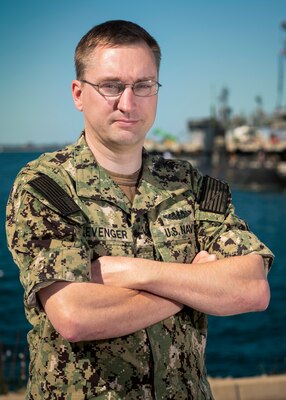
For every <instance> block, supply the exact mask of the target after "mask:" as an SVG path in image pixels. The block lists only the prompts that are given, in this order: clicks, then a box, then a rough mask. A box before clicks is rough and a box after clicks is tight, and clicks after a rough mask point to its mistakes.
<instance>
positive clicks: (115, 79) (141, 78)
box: [97, 75, 157, 82]
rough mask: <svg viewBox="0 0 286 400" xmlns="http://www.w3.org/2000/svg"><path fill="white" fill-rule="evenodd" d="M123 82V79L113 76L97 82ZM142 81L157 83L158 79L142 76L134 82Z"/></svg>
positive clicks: (153, 76)
mask: <svg viewBox="0 0 286 400" xmlns="http://www.w3.org/2000/svg"><path fill="white" fill-rule="evenodd" d="M110 81H111V82H123V80H122V79H121V78H119V77H118V76H112V75H108V76H104V77H102V78H99V79H98V80H97V82H110ZM141 81H157V77H156V76H155V75H148V76H145V75H144V76H142V77H140V78H138V79H136V80H134V82H141Z"/></svg>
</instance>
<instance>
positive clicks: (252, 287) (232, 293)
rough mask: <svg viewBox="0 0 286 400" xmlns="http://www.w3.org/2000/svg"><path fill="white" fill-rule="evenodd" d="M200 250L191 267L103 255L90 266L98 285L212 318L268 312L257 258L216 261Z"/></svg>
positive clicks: (266, 288)
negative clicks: (155, 297)
mask: <svg viewBox="0 0 286 400" xmlns="http://www.w3.org/2000/svg"><path fill="white" fill-rule="evenodd" d="M206 256H208V257H209V255H208V253H207V252H201V253H199V255H198V256H197V257H196V258H195V259H194V261H193V263H192V264H177V263H166V262H158V261H151V260H145V259H139V258H138V259H137V258H136V259H134V258H124V257H101V258H99V259H98V260H97V261H95V262H94V263H93V265H92V276H93V280H94V281H97V282H98V281H99V282H102V283H104V284H105V285H113V286H120V287H125V288H132V289H137V290H144V291H148V292H150V293H153V294H156V295H158V296H163V297H165V298H168V299H171V300H174V301H177V302H179V303H182V304H185V305H188V306H189V307H192V308H194V309H196V310H199V311H202V312H204V313H207V314H212V315H233V314H239V313H243V312H250V311H261V310H265V308H267V306H268V304H269V299H270V291H269V285H268V282H267V278H266V273H265V268H264V262H263V258H262V257H261V256H260V255H258V254H249V255H245V256H235V257H229V258H225V259H221V260H216V259H215V256H213V257H214V259H213V261H211V260H209V259H206V261H207V262H205V261H204V257H206Z"/></svg>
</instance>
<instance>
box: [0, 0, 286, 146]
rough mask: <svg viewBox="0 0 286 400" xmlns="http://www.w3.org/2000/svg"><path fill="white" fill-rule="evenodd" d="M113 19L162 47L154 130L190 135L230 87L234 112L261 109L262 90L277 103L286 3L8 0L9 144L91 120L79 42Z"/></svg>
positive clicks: (2, 136)
mask: <svg viewBox="0 0 286 400" xmlns="http://www.w3.org/2000/svg"><path fill="white" fill-rule="evenodd" d="M108 19H127V20H132V21H134V22H136V23H139V24H140V25H142V26H144V27H145V28H146V29H147V30H148V31H149V32H150V33H151V34H152V35H153V36H154V37H155V38H156V39H157V40H158V42H159V44H160V46H161V49H162V56H163V57H162V66H161V71H160V82H161V83H162V85H163V87H162V88H161V91H160V95H159V108H158V114H157V119H156V122H155V124H154V128H156V127H159V128H161V129H164V130H166V131H168V132H171V133H173V134H175V135H177V136H178V137H182V136H183V135H184V132H185V131H186V130H187V121H188V120H189V119H191V118H200V117H207V116H209V115H210V106H211V102H214V101H215V100H216V98H217V97H218V95H219V93H220V91H221V89H222V88H223V87H224V86H226V87H228V88H229V91H230V96H229V103H230V106H231V107H232V109H233V111H234V113H235V114H238V113H244V114H245V115H248V114H249V113H250V112H251V111H253V110H254V108H255V101H254V99H255V96H257V95H259V96H261V97H262V99H263V106H264V109H265V111H267V112H271V111H272V110H273V109H274V107H275V104H276V98H277V95H276V87H277V57H278V52H279V49H280V48H281V47H282V39H283V37H284V36H285V35H284V34H283V32H282V30H281V29H279V25H280V23H281V21H283V20H286V1H285V0H236V1H234V0H200V1H198V0H176V1H173V0H172V1H168V0H157V1H156V0H153V1H152V0H145V1H142V2H141V1H134V0H132V1H131V0H126V1H124V0H121V1H115V0H108V1H103V0H81V1H79V0H76V1H75V0H45V1H44V0H37V1H36V0H26V1H24V0H18V1H16V0H14V1H13V0H9V1H7V0H4V1H2V2H1V5H0V40H1V47H0V48H1V64H0V69H1V89H2V90H1V97H0V99H1V100H0V101H1V108H0V110H1V116H0V117H1V118H0V144H7V143H12V144H21V143H26V142H34V143H53V142H57V143H66V142H71V141H74V140H75V139H76V138H77V136H78V135H79V133H80V131H81V129H82V127H83V123H82V115H81V113H79V112H78V111H77V110H76V109H75V107H74V105H73V102H72V98H71V93H70V86H71V85H70V84H71V81H72V79H73V78H74V65H73V55H74V48H75V46H76V44H77V43H78V41H79V39H80V38H81V37H82V36H83V35H84V34H85V33H86V32H87V31H88V30H89V29H90V28H91V27H92V26H94V25H96V24H98V23H101V22H103V21H105V20H108ZM285 64H286V63H285ZM285 72H286V71H285ZM285 75H286V73H285ZM285 101H286V100H285V95H284V104H285Z"/></svg>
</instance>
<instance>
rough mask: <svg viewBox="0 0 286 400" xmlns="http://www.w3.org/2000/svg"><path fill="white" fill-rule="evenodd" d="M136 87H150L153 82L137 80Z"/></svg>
mask: <svg viewBox="0 0 286 400" xmlns="http://www.w3.org/2000/svg"><path fill="white" fill-rule="evenodd" d="M136 87H137V89H149V88H150V87H152V82H137V83H136Z"/></svg>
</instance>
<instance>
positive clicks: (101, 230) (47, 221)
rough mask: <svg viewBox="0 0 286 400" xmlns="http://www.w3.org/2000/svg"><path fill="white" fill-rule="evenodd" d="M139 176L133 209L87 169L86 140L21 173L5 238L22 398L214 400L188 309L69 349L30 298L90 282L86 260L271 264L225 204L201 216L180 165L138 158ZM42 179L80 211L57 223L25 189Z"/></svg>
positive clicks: (95, 169) (195, 319)
mask: <svg viewBox="0 0 286 400" xmlns="http://www.w3.org/2000/svg"><path fill="white" fill-rule="evenodd" d="M143 165H144V167H143V172H142V178H141V180H140V183H139V187H138V191H137V193H136V196H135V199H134V203H133V205H131V204H130V203H129V201H128V199H127V197H125V195H124V193H123V192H122V191H121V190H120V188H119V187H118V186H117V185H116V184H115V183H114V182H113V181H112V180H111V178H110V177H109V176H108V174H107V172H106V171H105V170H104V169H102V168H101V167H100V166H99V165H98V164H97V163H96V161H95V159H94V157H93V155H92V153H91V151H90V150H89V148H88V146H87V144H86V142H85V138H84V135H82V136H81V137H80V139H79V140H78V142H77V143H76V144H75V145H71V146H68V147H66V148H65V149H63V150H61V151H58V152H55V153H49V154H44V155H42V156H41V157H40V158H39V159H37V160H36V161H33V162H31V163H29V164H28V165H27V166H26V167H25V168H24V169H23V170H22V171H21V172H20V174H19V175H18V177H17V179H16V181H15V184H14V187H13V189H12V192H11V195H10V198H9V202H8V209H7V210H8V211H7V236H8V243H9V248H10V250H11V252H12V254H13V257H14V260H15V262H16V264H17V265H18V266H19V268H20V279H21V282H22V285H23V287H24V290H25V309H26V315H27V318H28V320H29V322H30V323H31V324H32V326H33V328H32V330H31V331H30V333H29V335H28V341H29V346H30V354H31V362H30V380H29V383H28V393H27V399H41V400H43V399H46V400H52V399H58V400H81V399H93V398H97V399H131V400H132V399H147V400H148V399H150V400H151V399H152V400H153V399H174V400H184V399H189V400H190V399H195V400H200V399H204V400H205V399H212V394H211V391H210V387H209V384H208V382H207V374H206V369H205V345H206V336H207V318H206V316H205V315H204V314H202V313H200V312H198V311H196V310H193V309H190V308H188V307H185V308H184V309H183V310H182V311H181V312H179V313H178V314H177V315H175V316H173V317H170V318H168V319H166V320H164V321H161V322H160V323H157V324H155V325H153V326H151V327H149V328H147V329H144V330H141V331H138V332H135V333H133V334H130V335H127V336H124V337H119V338H115V339H109V340H98V341H87V342H78V343H70V342H68V341H67V340H65V339H64V338H63V337H61V336H60V335H59V334H58V333H57V332H56V331H55V329H54V328H53V326H52V325H51V323H50V321H49V320H48V318H47V316H46V314H45V313H44V311H43V309H42V308H41V306H40V304H39V303H38V300H37V296H36V293H37V291H39V290H40V288H42V287H44V286H47V285H50V284H52V283H53V282H55V281H58V280H64V281H70V282H73V281H76V282H88V281H89V280H90V263H91V261H92V260H94V259H96V258H97V257H100V256H103V255H113V256H128V257H144V258H149V259H154V260H163V261H170V262H180V263H191V262H192V260H193V258H194V256H195V254H196V253H197V252H198V251H200V250H203V249H205V250H207V251H209V252H210V253H215V254H217V256H218V257H219V258H222V257H229V256H235V255H243V254H248V253H251V252H256V253H259V254H261V255H262V256H263V257H264V258H265V263H266V264H269V263H270V261H271V259H272V253H271V252H270V250H269V249H268V248H267V247H266V246H265V245H264V244H262V243H261V242H260V241H259V240H258V239H257V237H256V236H255V235H254V234H253V233H251V232H249V230H248V228H247V226H246V224H245V223H244V222H243V221H242V220H240V219H239V218H238V217H237V216H236V215H235V214H234V208H233V206H232V204H231V202H230V201H229V204H228V205H227V210H226V213H225V214H218V213H213V212H210V211H208V212H206V211H202V210H200V205H199V203H198V198H199V192H200V187H201V184H202V176H201V175H200V174H199V173H198V172H197V171H196V170H194V169H193V168H192V167H191V166H190V164H189V163H188V162H185V161H175V160H164V159H162V158H160V157H151V156H149V155H148V154H147V153H146V152H144V163H143ZM39 174H45V175H47V176H49V177H51V178H52V179H54V181H55V182H57V183H58V184H59V185H60V186H61V187H62V188H63V189H64V190H65V191H66V192H67V193H68V194H69V195H70V196H72V198H73V199H74V201H75V202H76V203H77V204H78V206H79V207H80V209H81V211H79V212H76V213H74V214H71V215H70V216H68V217H63V216H62V215H60V212H59V211H58V210H57V208H56V207H54V206H53V205H52V204H51V203H50V202H49V201H48V200H47V199H46V198H45V197H43V196H42V195H40V194H39V193H38V192H37V191H36V190H35V189H33V188H32V186H31V185H30V184H29V181H31V180H33V179H35V177H37V176H39ZM91 284H92V283H91Z"/></svg>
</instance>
